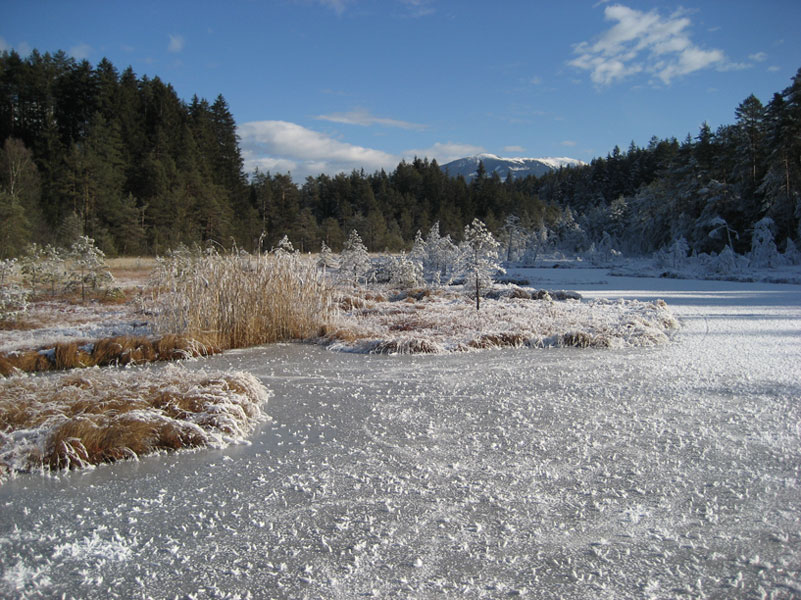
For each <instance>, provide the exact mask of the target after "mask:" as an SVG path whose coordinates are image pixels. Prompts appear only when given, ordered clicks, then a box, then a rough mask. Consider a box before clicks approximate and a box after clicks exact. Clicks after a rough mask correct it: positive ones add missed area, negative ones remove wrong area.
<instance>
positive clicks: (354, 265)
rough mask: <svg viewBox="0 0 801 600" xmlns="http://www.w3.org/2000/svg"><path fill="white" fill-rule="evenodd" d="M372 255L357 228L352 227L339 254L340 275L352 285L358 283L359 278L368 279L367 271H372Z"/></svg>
mask: <svg viewBox="0 0 801 600" xmlns="http://www.w3.org/2000/svg"><path fill="white" fill-rule="evenodd" d="M370 266H371V265H370V255H369V254H368V253H367V247H366V246H365V245H364V243H362V238H361V237H360V236H359V233H358V232H357V231H356V230H355V229H351V231H350V234H348V239H347V240H345V245H344V246H343V247H342V252H340V254H339V276H340V278H341V279H342V280H343V281H344V282H346V283H349V284H351V285H356V284H357V283H358V282H359V280H362V281H363V280H366V278H367V273H369V271H370Z"/></svg>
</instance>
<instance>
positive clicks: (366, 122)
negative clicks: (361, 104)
mask: <svg viewBox="0 0 801 600" xmlns="http://www.w3.org/2000/svg"><path fill="white" fill-rule="evenodd" d="M314 118H315V119H318V120H321V121H331V122H333V123H344V124H346V125H362V126H364V127H368V126H370V125H384V126H386V127H399V128H400V129H425V128H426V126H425V125H420V124H419V123H410V122H409V121H399V120H398V119H388V118H385V117H376V116H375V115H371V114H370V112H369V111H368V110H367V109H364V108H355V109H353V110H352V111H350V112H346V113H331V114H330V115H318V116H316V117H314Z"/></svg>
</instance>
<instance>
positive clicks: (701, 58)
mask: <svg viewBox="0 0 801 600" xmlns="http://www.w3.org/2000/svg"><path fill="white" fill-rule="evenodd" d="M604 16H605V18H606V20H607V21H614V22H615V24H614V25H613V26H612V27H611V28H610V29H608V30H606V31H605V32H603V33H602V34H601V35H600V36H598V38H597V39H596V40H595V41H594V42H581V43H580V44H576V45H575V46H574V54H576V55H577V57H576V58H574V59H573V60H571V61H570V62H569V64H570V65H572V66H574V67H577V68H579V69H583V70H585V71H589V72H590V79H592V81H593V82H594V83H596V84H598V85H610V84H613V83H616V82H619V81H622V80H624V79H626V78H628V77H631V76H632V75H635V74H637V73H649V74H650V75H652V76H654V77H656V78H658V79H659V80H661V81H662V83H664V84H670V83H671V81H672V80H674V79H675V78H677V77H681V76H683V75H688V74H690V73H694V72H695V71H699V70H701V69H706V68H712V67H715V68H721V67H724V66H725V65H726V64H727V60H726V55H725V54H724V53H723V51H722V50H718V49H714V48H713V49H711V50H706V49H703V48H700V47H699V46H697V45H696V44H694V43H693V42H692V41H691V39H690V37H689V34H688V32H687V29H688V28H689V27H690V25H691V22H690V19H689V18H688V17H687V16H685V13H683V12H680V11H677V12H675V13H673V14H671V15H670V16H669V17H662V16H660V15H659V14H658V13H657V12H656V11H650V12H647V13H646V12H642V11H639V10H635V9H632V8H628V7H627V6H623V5H621V4H614V5H612V6H607V7H606V8H605V9H604Z"/></svg>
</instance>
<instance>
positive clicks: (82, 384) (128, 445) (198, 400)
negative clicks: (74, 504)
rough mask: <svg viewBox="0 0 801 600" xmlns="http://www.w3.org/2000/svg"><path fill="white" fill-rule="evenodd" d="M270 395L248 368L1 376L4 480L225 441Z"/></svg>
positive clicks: (258, 416)
mask: <svg viewBox="0 0 801 600" xmlns="http://www.w3.org/2000/svg"><path fill="white" fill-rule="evenodd" d="M268 396H269V393H268V391H267V390H266V389H265V388H264V386H263V385H262V384H261V383H260V382H259V381H258V380H256V379H255V378H254V377H253V376H252V375H249V374H247V373H225V374H215V375H211V376H210V375H209V374H204V373H202V372H190V371H187V370H185V369H182V368H180V367H177V366H172V365H171V366H169V367H167V368H166V369H164V370H161V371H158V372H153V371H141V372H124V373H121V372H119V371H101V370H96V369H93V370H89V371H81V372H79V373H70V374H67V375H62V376H58V377H50V378H45V379H42V378H30V377H14V378H10V379H7V380H5V381H0V477H2V472H3V471H6V472H13V471H30V470H34V469H44V470H50V471H54V470H59V469H72V468H80V467H86V466H90V465H96V464H99V463H104V462H112V461H116V460H120V459H123V458H135V457H138V456H142V455H144V454H148V453H152V452H156V451H160V450H177V449H180V448H187V447H196V446H206V445H214V446H222V445H225V444H226V443H229V442H230V441H234V440H238V439H243V438H244V437H245V436H246V435H248V434H249V433H250V432H251V431H252V429H253V428H254V427H255V424H256V423H257V422H259V421H260V420H263V418H264V415H263V413H262V406H263V405H264V404H265V403H266V402H267V398H268Z"/></svg>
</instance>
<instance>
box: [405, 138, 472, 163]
mask: <svg viewBox="0 0 801 600" xmlns="http://www.w3.org/2000/svg"><path fill="white" fill-rule="evenodd" d="M482 152H485V150H484V148H483V147H481V146H473V145H471V144H456V143H454V142H446V143H444V144H443V143H441V142H437V143H436V144H434V145H433V146H430V147H428V148H422V149H417V150H406V151H405V152H404V153H403V154H404V158H413V157H415V156H417V157H419V158H436V159H437V162H439V163H440V164H443V163H447V162H450V161H452V160H456V159H457V158H464V157H465V156H473V155H474V154H481V153H482Z"/></svg>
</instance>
